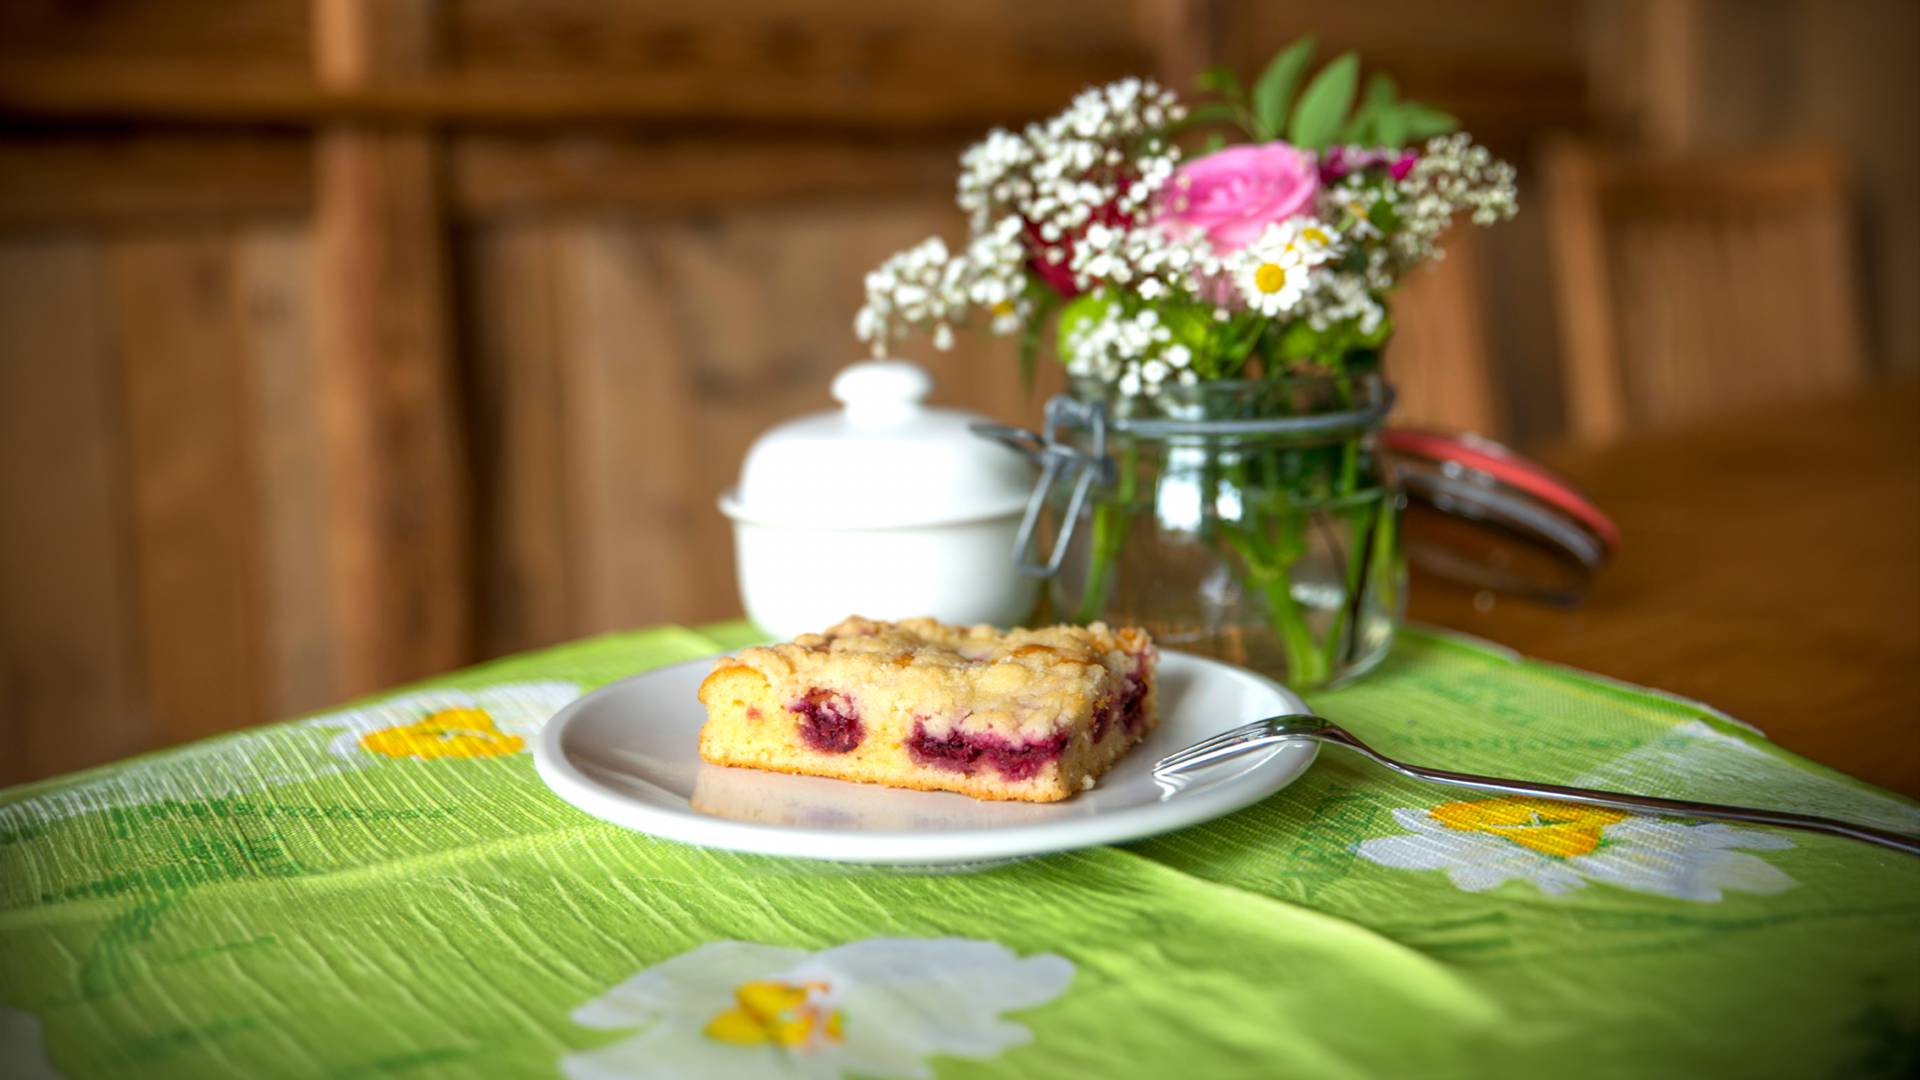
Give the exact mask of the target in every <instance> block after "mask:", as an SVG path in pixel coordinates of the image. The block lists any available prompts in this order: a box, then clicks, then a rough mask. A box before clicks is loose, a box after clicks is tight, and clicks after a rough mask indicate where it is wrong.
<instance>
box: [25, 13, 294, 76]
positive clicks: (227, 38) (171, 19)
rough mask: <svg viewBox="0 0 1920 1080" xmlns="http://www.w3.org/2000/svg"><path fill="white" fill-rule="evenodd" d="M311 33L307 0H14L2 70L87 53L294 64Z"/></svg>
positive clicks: (107, 56) (104, 57) (116, 59)
mask: <svg viewBox="0 0 1920 1080" xmlns="http://www.w3.org/2000/svg"><path fill="white" fill-rule="evenodd" d="M310 37H311V33H310V31H309V27H308V21H307V11H306V3H305V2H304V0H247V2H246V3H243V4H237V3H234V2H233V0H87V2H85V3H71V2H66V0H14V2H12V3H7V4H0V68H3V67H6V66H8V65H10V64H13V63H16V62H18V61H20V60H23V59H45V58H47V57H74V56H87V57H92V58H94V59H97V60H112V61H114V62H136V61H156V60H186V59H201V60H204V59H206V58H209V57H218V58H221V59H225V60H237V59H243V58H244V59H245V60H248V61H250V62H253V63H262V62H280V63H284V64H287V65H289V66H297V65H300V64H302V63H303V62H304V61H305V60H306V56H307V53H308V49H309V39H310Z"/></svg>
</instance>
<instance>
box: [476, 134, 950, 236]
mask: <svg viewBox="0 0 1920 1080" xmlns="http://www.w3.org/2000/svg"><path fill="white" fill-rule="evenodd" d="M963 145H964V144H963V142H961V141H960V140H954V139H915V140H912V141H895V140H888V141H885V142H875V141H871V140H851V139H821V138H817V137H816V138H798V137H795V136H793V135H791V134H781V135H773V136H769V137H767V138H754V139H745V140H743V139H739V138H731V139H729V138H721V137H714V136H687V135H678V136H671V137H664V138H663V137H657V136H656V137H643V136H637V135H624V134H617V133H613V132H594V133H572V134H558V135H509V134H501V133H497V132H489V133H478V134H471V135H463V136H459V137H457V138H455V139H454V140H452V142H451V144H450V146H449V153H448V170H449V177H448V183H449V186H450V188H451V194H450V198H451V199H452V201H453V203H454V205H455V206H456V207H457V208H458V209H459V211H460V212H461V213H463V214H467V215H472V216H488V215H494V214H500V213H513V212H520V211H528V210H535V211H537V210H549V209H567V210H572V211H588V212H592V211H596V210H606V209H624V208H638V209H645V210H647V211H648V212H652V213H686V212H697V211H706V210H719V209H735V208H741V207H746V206H752V205H757V204H761V203H770V202H786V201H799V200H803V199H804V200H821V201H853V200H863V199H870V198H874V197H876V196H889V195H898V194H901V193H903V192H907V193H913V192H919V193H926V194H933V195H939V196H946V195H947V194H948V193H949V192H951V191H952V190H953V175H954V169H955V168H956V166H955V164H954V162H955V160H956V158H958V156H959V153H960V150H961V147H962V146H963Z"/></svg>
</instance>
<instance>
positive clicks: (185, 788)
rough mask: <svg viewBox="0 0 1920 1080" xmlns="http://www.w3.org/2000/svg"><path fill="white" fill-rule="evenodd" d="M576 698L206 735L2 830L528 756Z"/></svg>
mask: <svg viewBox="0 0 1920 1080" xmlns="http://www.w3.org/2000/svg"><path fill="white" fill-rule="evenodd" d="M579 696H580V687H578V686H577V685H575V684H573V683H570V682H557V681H547V682H519V683H502V684H500V685H497V686H489V687H484V688H482V689H478V690H421V691H416V692H413V693H408V694H401V695H399V696H398V697H393V698H388V699H387V700H385V701H379V702H375V703H373V704H371V705H364V706H360V707H357V708H352V709H343V710H341V711H339V712H334V713H328V714H327V715H324V716H316V717H313V718H312V719H309V720H304V721H300V722H299V723H296V724H292V725H277V726H273V727H266V728H261V729H259V730H256V731H246V732H239V733H236V734H233V735H228V736H224V737H220V738H215V739H211V740H208V741H206V742H203V743H198V744H195V745H192V746H186V747H181V748H179V749H177V750H171V751H166V752H163V753H160V754H157V755H154V756H151V757H146V758H140V759H137V760H135V761H131V762H127V763H125V764H123V765H119V766H116V767H115V768H114V769H112V770H110V771H107V772H103V773H98V774H95V775H91V776H88V777H85V778H83V779H79V780H75V781H72V782H70V783H64V784H58V785H56V786H54V787H53V788H52V789H51V790H48V791H45V792H43V793H40V794H36V795H34V796H32V797H29V798H25V799H20V800H18V801H16V802H12V803H8V804H7V805H5V806H0V829H21V830H32V829H36V828H41V827H44V826H45V825H46V824H49V823H51V822H55V821H63V820H66V819H68V818H72V817H78V816H81V815H84V814H97V813H111V812H114V811H125V810H138V809H141V808H153V807H159V808H164V807H166V806H168V805H171V804H181V805H191V804H203V803H205V802H207V801H208V800H214V799H223V798H236V797H242V796H246V795H249V794H253V793H258V792H263V791H267V790H269V789H272V788H275V787H280V786H283V785H287V784H297V783H302V782H305V781H309V780H316V779H319V778H321V777H324V776H332V775H336V774H339V773H344V772H349V771H351V770H355V769H362V768H366V767H368V766H371V765H378V764H381V763H383V762H391V761H396V760H399V759H402V758H407V759H413V760H429V761H431V760H446V759H455V758H465V759H472V758H484V757H500V756H504V755H507V754H521V753H526V752H527V751H528V750H529V749H531V742H532V738H531V737H532V735H533V734H534V733H535V732H537V731H539V730H540V728H541V726H542V725H544V724H545V723H546V722H547V720H548V719H549V718H550V717H552V716H553V714H554V713H556V712H559V711H560V709H561V708H562V707H563V706H565V705H566V704H567V703H568V702H570V701H572V700H573V699H575V698H577V697H579ZM329 733H331V734H329Z"/></svg>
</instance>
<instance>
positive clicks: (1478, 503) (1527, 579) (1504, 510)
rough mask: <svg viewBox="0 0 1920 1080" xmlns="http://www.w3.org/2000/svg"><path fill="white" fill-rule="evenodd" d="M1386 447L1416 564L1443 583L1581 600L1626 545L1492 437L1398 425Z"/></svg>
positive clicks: (1598, 513) (1588, 507)
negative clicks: (1404, 499) (1404, 506)
mask: <svg viewBox="0 0 1920 1080" xmlns="http://www.w3.org/2000/svg"><path fill="white" fill-rule="evenodd" d="M1381 445H1382V447H1383V449H1384V450H1385V451H1386V452H1387V454H1388V455H1389V456H1390V457H1391V458H1392V461H1393V466H1394V471H1395V473H1396V475H1397V476H1398V478H1399V482H1400V486H1401V488H1402V489H1403V490H1404V491H1405V492H1406V494H1407V500H1408V507H1407V522H1406V527H1405V534H1404V542H1405V546H1406V551H1407V558H1408V560H1409V561H1410V562H1412V563H1413V564H1414V565H1415V566H1416V567H1418V568H1420V569H1422V570H1424V571H1426V572H1428V573H1431V574H1433V575H1434V576H1436V577H1440V578H1445V579H1447V580H1450V581H1455V582H1459V583H1460V584H1464V585H1469V586H1473V587H1476V588H1485V589H1492V590H1495V591H1497V592H1504V593H1510V594H1514V595H1519V596H1525V597H1528V598H1530V599H1534V600H1538V601H1541V602H1543V603H1549V604H1556V605H1567V604H1573V603H1576V602H1578V601H1579V599H1580V597H1581V596H1582V595H1583V594H1584V593H1585V591H1586V586H1587V584H1588V582H1589V580H1590V579H1591V578H1592V576H1593V574H1594V572H1595V571H1597V570H1598V569H1599V568H1600V567H1601V566H1602V565H1603V564H1604V563H1605V562H1606V561H1607V559H1608V558H1609V557H1611V555H1612V554H1613V551H1614V550H1615V549H1616V548H1617V547H1618V546H1619V544H1620V530H1619V527H1618V526H1616V525H1615V524H1614V522H1613V520H1612V519H1611V518H1609V517H1608V516H1607V515H1606V513H1605V512H1603V511H1602V510H1601V509H1600V508H1599V507H1598V506H1596V505H1594V503H1593V501H1592V500H1591V499H1589V498H1587V497H1586V496H1585V495H1584V494H1582V493H1581V492H1580V490H1579V489H1578V488H1576V487H1574V486H1573V485H1572V484H1571V483H1569V482H1568V481H1567V480H1566V479H1564V478H1563V477H1560V476H1558V475H1556V474H1555V473H1553V472H1552V471H1550V470H1548V469H1546V468H1545V467H1543V466H1541V465H1539V464H1537V463H1535V462H1533V461H1529V460H1528V459H1526V458H1524V457H1521V456H1520V455H1519V454H1517V453H1515V452H1514V451H1512V450H1511V449H1508V448H1507V447H1505V446H1503V445H1501V444H1500V443H1497V442H1494V441H1493V440H1491V439H1487V438H1483V437H1481V436H1478V435H1446V434H1441V433H1438V432H1430V431H1411V430H1406V429H1392V430H1388V431H1386V432H1384V433H1383V434H1382V436H1381Z"/></svg>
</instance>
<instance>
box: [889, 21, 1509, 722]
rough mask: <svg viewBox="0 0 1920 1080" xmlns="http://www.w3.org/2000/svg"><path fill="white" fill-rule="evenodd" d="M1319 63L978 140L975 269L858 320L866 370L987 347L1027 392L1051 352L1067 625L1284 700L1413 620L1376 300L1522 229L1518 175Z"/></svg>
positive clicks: (1053, 569) (1115, 100) (1436, 121)
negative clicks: (1385, 449) (981, 335)
mask: <svg viewBox="0 0 1920 1080" xmlns="http://www.w3.org/2000/svg"><path fill="white" fill-rule="evenodd" d="M1313 51H1314V43H1313V41H1312V39H1307V40H1303V41H1301V42H1298V43H1296V44H1294V45H1292V46H1290V47H1288V48H1287V49H1285V50H1283V51H1282V52H1281V53H1280V54H1279V55H1278V56H1276V57H1275V58H1274V60H1273V61H1272V62H1271V63H1270V64H1269V65H1268V66H1267V68H1266V69H1265V70H1264V72H1263V73H1262V74H1261V75H1260V77H1259V78H1258V79H1257V80H1256V81H1255V82H1254V83H1253V85H1252V88H1251V90H1250V91H1248V90H1244V89H1243V88H1242V86H1241V84H1240V83H1239V82H1238V80H1236V79H1235V78H1234V77H1233V75H1232V74H1231V73H1229V72H1226V71H1224V70H1219V69H1216V70H1214V71H1210V72H1208V73H1207V74H1206V75H1204V76H1202V78H1201V80H1200V81H1201V85H1202V87H1203V89H1206V90H1208V91H1211V93H1212V96H1213V100H1210V101H1207V102H1205V103H1202V104H1198V105H1195V106H1194V107H1192V108H1191V109H1189V108H1188V107H1187V106H1186V105H1184V104H1182V102H1181V101H1180V100H1179V99H1178V98H1177V97H1176V95H1175V94H1174V93H1173V92H1172V91H1170V90H1167V89H1165V88H1163V87H1161V86H1158V85H1156V84H1154V83H1152V82H1149V81H1145V80H1139V79H1126V80H1122V81H1120V82H1116V83H1113V84H1111V85H1108V86H1105V87H1100V88H1095V89H1089V90H1087V91H1085V92H1083V93H1082V94H1080V95H1079V96H1078V97H1076V98H1075V99H1074V100H1073V102H1072V103H1071V104H1070V105H1069V106H1068V108H1067V110H1066V111H1065V112H1063V113H1061V114H1060V115H1058V116H1055V117H1053V118H1052V119H1050V120H1047V121H1045V122H1043V123H1036V124H1032V125H1029V126H1028V127H1027V128H1026V129H1025V130H1023V131H1020V132H1017V133H1016V132H1008V131H999V130H996V131H993V132H991V133H989V134H988V136H987V137H986V139H985V140H984V141H982V142H980V143H978V144H977V145H975V146H973V147H972V148H970V149H968V150H967V151H966V152H965V154H964V155H962V157H961V175H960V179H959V187H958V202H959V205H960V208H961V210H962V211H964V212H965V213H966V215H967V219H968V224H969V232H970V236H969V238H968V241H967V244H966V245H965V247H964V248H962V249H960V250H958V251H953V250H950V249H949V248H948V247H947V246H946V245H945V244H944V243H943V242H942V241H941V240H940V239H939V238H937V237H936V238H933V239H929V240H927V241H925V242H923V243H921V244H919V245H917V246H915V247H913V248H910V249H908V250H906V251H903V252H900V253H898V254H896V255H894V256H892V257H891V258H889V259H888V260H886V262H884V263H883V264H882V265H881V266H880V267H878V268H877V269H876V270H874V271H873V272H872V273H870V274H869V275H868V276H867V279H866V303H865V306H863V307H862V308H861V310H860V312H859V315H858V317H857V319H856V320H855V330H856V333H857V334H858V336H859V337H860V338H861V339H862V340H863V341H867V342H870V343H871V344H872V346H873V348H874V351H875V353H876V354H877V355H884V354H885V353H886V351H887V350H888V349H889V348H890V347H891V345H892V343H893V342H895V341H896V340H898V339H900V338H901V337H903V336H905V335H907V334H910V333H914V332H927V333H930V334H931V335H932V339H933V343H934V345H935V346H936V347H937V348H942V349H945V348H950V347H951V345H952V343H953V337H954V334H955V332H956V330H958V329H961V328H965V327H969V326H976V325H982V324H984V325H985V326H986V327H987V328H988V329H990V330H991V331H992V332H994V333H997V334H1005V335H1014V336H1017V337H1018V338H1019V340H1020V343H1021V345H1020V353H1021V357H1022V364H1023V368H1024V369H1025V370H1026V371H1028V372H1029V373H1030V372H1031V371H1032V370H1033V365H1034V363H1035V362H1036V357H1037V356H1038V354H1039V353H1040V352H1041V351H1042V350H1043V349H1047V348H1049V347H1050V348H1051V350H1052V351H1054V352H1055V353H1056V354H1057V356H1058V359H1059V360H1060V361H1061V362H1063V363H1064V364H1065V366H1066V371H1067V374H1068V377H1069V382H1070V386H1071V397H1070V398H1068V399H1066V400H1064V401H1062V400H1059V399H1056V401H1055V402H1054V403H1051V404H1050V405H1049V411H1048V415H1049V420H1050V424H1049V426H1050V428H1052V427H1055V426H1056V423H1055V422H1056V421H1057V427H1058V428H1059V429H1060V430H1061V431H1062V432H1064V433H1065V437H1064V440H1061V439H1053V440H1050V441H1052V442H1054V445H1053V446H1052V447H1050V448H1047V449H1046V450H1045V451H1043V452H1042V454H1041V456H1042V457H1043V458H1044V457H1045V454H1046V453H1052V454H1053V455H1054V457H1055V459H1056V464H1058V462H1061V461H1064V462H1068V463H1069V464H1068V465H1067V467H1065V468H1064V469H1060V470H1056V469H1054V468H1049V470H1048V472H1047V474H1046V475H1047V477H1048V478H1049V479H1066V478H1069V477H1070V475H1071V474H1073V473H1074V469H1075V467H1077V468H1078V469H1079V475H1083V476H1087V477H1090V478H1091V480H1092V481H1093V482H1092V483H1090V484H1087V485H1081V486H1083V487H1088V488H1090V489H1091V495H1090V497H1085V498H1076V499H1072V500H1063V499H1056V500H1055V501H1056V502H1058V503H1060V504H1061V505H1060V507H1059V509H1060V513H1059V515H1058V524H1057V534H1056V537H1055V542H1056V546H1055V548H1054V557H1053V558H1052V559H1049V560H1047V561H1046V562H1045V563H1044V564H1042V566H1041V569H1042V571H1043V572H1046V573H1049V574H1051V575H1052V576H1053V577H1054V580H1055V585H1054V589H1053V593H1052V595H1053V599H1054V602H1055V604H1056V605H1057V606H1059V607H1060V608H1061V610H1062V612H1063V613H1066V614H1072V615H1075V616H1077V617H1078V618H1079V619H1080V620H1082V621H1090V620H1092V619H1095V618H1103V617H1104V618H1109V619H1121V620H1125V621H1129V622H1136V621H1137V622H1139V623H1142V624H1145V625H1147V626H1148V627H1150V628H1151V629H1152V630H1153V632H1154V634H1155V636H1156V637H1157V638H1159V639H1160V640H1162V641H1165V642H1168V643H1170V644H1175V645H1178V646H1180V647H1185V648H1189V649H1193V650H1196V651H1202V652H1210V653H1213V654H1215V655H1221V656H1224V657H1226V658H1228V659H1231V660H1233V661H1235V662H1239V663H1243V664H1249V665H1251V666H1254V667H1256V668H1260V669H1263V670H1267V671H1269V672H1271V673H1273V674H1276V675H1278V676H1280V677H1281V678H1283V679H1285V680H1286V681H1288V682H1289V683H1291V684H1293V685H1295V686H1315V685H1322V684H1325V683H1327V682H1330V681H1334V680H1337V679H1340V678H1342V677H1346V676H1349V675H1351V674H1354V673H1357V672H1358V671H1361V670H1364V669H1365V668H1366V667H1367V666H1369V665H1370V664H1372V663H1373V662H1376V661H1377V660H1378V659H1379V658H1380V657H1381V656H1383V655H1384V654H1385V651H1386V649H1387V646H1388V645H1389V643H1390V642H1391V638H1392V631H1393V627H1394V625H1395V624H1396V623H1397V621H1398V618H1399V615H1400V612H1401V610H1402V607H1403V603H1404V598H1403V592H1404V589H1403V582H1404V576H1405V571H1404V560H1403V559H1402V558H1401V556H1400V551H1399V545H1398V543H1397V539H1396V535H1397V528H1396V522H1397V515H1398V511H1399V507H1400V499H1399V496H1398V495H1397V493H1395V492H1394V490H1393V487H1392V484H1391V478H1390V477H1389V476H1387V475H1386V470H1385V469H1384V467H1383V465H1382V463H1381V462H1380V460H1379V459H1378V458H1377V456H1376V455H1375V452H1374V435H1375V433H1376V432H1377V429H1378V427H1379V424H1380V421H1381V419H1382V417H1383V416H1384V415H1385V413H1386V410H1387V408H1388V407H1389V406H1390V403H1391V391H1390V390H1389V389H1388V387H1387V385H1386V383H1385V382H1384V381H1383V379H1382V375H1381V370H1380V367H1381V364H1380V357H1381V350H1382V347H1383V346H1384V345H1385V343H1386V341H1387V339H1388V337H1389V335H1390V334H1391V333H1392V331H1393V321H1392V318H1391V317H1390V313H1389V310H1388V301H1389V297H1390V295H1391V293H1392V291H1393V289H1394V288H1395V287H1396V286H1397V285H1398V284H1399V283H1400V282H1401V280H1403V278H1404V277H1405V275H1406V274H1407V273H1408V272H1409V271H1410V270H1412V269H1413V268H1414V267H1416V266H1418V265H1419V264H1421V263H1423V262H1426V261H1428V260H1431V259H1436V258H1438V257H1439V256H1440V249H1439V242H1440V240H1441V237H1442V235H1443V234H1444V233H1445V232H1446V230H1447V229H1448V228H1449V226H1451V225H1452V223H1453V222H1454V220H1455V219H1456V218H1458V217H1461V216H1466V217H1468V218H1470V219H1471V220H1472V222H1473V223H1474V224H1476V225H1490V224H1493V223H1494V222H1497V221H1500V220H1502V219H1504V218H1508V217H1511V216H1512V214H1513V213H1514V210H1515V201H1514V186H1513V170H1512V169H1511V168H1510V167H1509V166H1508V165H1506V164H1505V163H1503V162H1500V161H1498V160H1496V159H1495V158H1494V157H1493V156H1492V155H1490V154H1489V153H1488V152H1487V151H1486V150H1485V149H1484V148H1482V147H1480V146H1477V145H1475V144H1473V143H1472V142H1471V141H1469V139H1468V138H1467V136H1465V135H1463V134H1457V133H1455V132H1454V127H1455V122H1454V120H1453V118H1452V117H1449V116H1447V115H1446V114H1444V113H1442V112H1439V111H1437V110H1435V109H1432V108H1430V107H1427V106H1424V105H1420V104H1418V103H1415V102H1410V101H1405V100H1402V99H1400V98H1399V96H1398V93H1397V89H1396V87H1395V85H1394V82H1393V80H1392V79H1391V78H1389V77H1387V76H1385V75H1382V74H1378V73H1376V74H1374V75H1373V76H1372V77H1371V78H1370V80H1369V81H1368V82H1367V84H1366V87H1365V90H1364V92H1362V90H1361V88H1360V69H1359V62H1358V60H1357V59H1356V58H1355V57H1354V56H1353V55H1352V54H1351V53H1349V54H1345V55H1342V56H1340V57H1338V58H1336V59H1334V60H1333V61H1331V62H1329V63H1328V64H1326V65H1325V66H1324V67H1322V68H1321V69H1320V70H1319V71H1318V72H1317V73H1316V74H1314V75H1313V76H1312V77H1311V78H1307V74H1308V70H1309V65H1310V63H1311V60H1312V57H1313ZM1205 129H1212V134H1211V136H1210V137H1208V138H1207V140H1206V142H1205V143H1204V145H1203V146H1202V147H1201V148H1200V150H1199V151H1198V152H1197V153H1193V154H1191V155H1189V154H1188V153H1186V152H1184V151H1183V149H1182V144H1183V143H1191V142H1194V141H1196V140H1197V139H1199V137H1200V136H1202V135H1203V134H1204V133H1205ZM1229 131H1231V132H1233V133H1234V134H1237V135H1240V136H1242V137H1244V140H1245V141H1242V142H1239V143H1237V144H1233V145H1228V144H1227V132H1229ZM1096 449H1097V451H1098V452H1097V453H1096V452H1095V450H1096ZM1110 455H1111V456H1110ZM1043 483H1045V481H1043ZM1073 486H1074V485H1072V484H1064V485H1062V491H1063V493H1064V492H1065V490H1066V489H1068V488H1071V487H1073Z"/></svg>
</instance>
